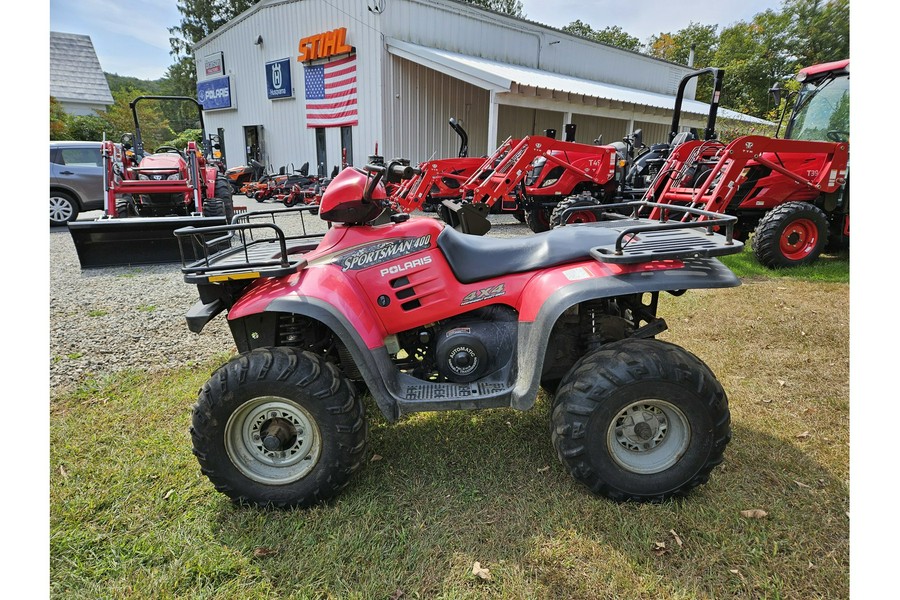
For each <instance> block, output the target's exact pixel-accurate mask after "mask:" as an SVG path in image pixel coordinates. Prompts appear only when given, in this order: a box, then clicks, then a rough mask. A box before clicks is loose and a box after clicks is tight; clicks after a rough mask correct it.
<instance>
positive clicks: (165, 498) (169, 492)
mask: <svg viewBox="0 0 900 600" xmlns="http://www.w3.org/2000/svg"><path fill="white" fill-rule="evenodd" d="M174 493H175V488H172V489H171V490H169V491H168V492H166V495H165V496H163V500H168V499H169V497H170V496H171V495H172V494H174Z"/></svg>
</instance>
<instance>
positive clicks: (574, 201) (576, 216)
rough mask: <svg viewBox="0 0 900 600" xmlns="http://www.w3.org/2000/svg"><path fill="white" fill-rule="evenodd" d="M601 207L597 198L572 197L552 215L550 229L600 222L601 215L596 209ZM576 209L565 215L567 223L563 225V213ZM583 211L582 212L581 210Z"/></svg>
mask: <svg viewBox="0 0 900 600" xmlns="http://www.w3.org/2000/svg"><path fill="white" fill-rule="evenodd" d="M597 206H600V203H599V202H598V201H597V199H596V198H593V197H590V196H588V197H585V196H570V197H569V198H566V199H565V200H563V201H562V202H560V203H559V204H557V205H556V207H555V208H554V209H553V212H552V213H551V214H550V228H551V229H552V228H554V227H559V226H560V225H563V224H565V225H571V224H573V223H595V222H596V221H599V220H600V213H599V211H597V210H596V209H594V210H591V209H592V208H594V207H597ZM569 209H574V210H573V211H572V212H569V213H568V214H566V215H565V223H563V212H565V211H567V210H569ZM579 209H581V210H579Z"/></svg>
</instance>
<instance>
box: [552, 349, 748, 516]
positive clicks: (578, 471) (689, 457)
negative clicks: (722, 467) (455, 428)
mask: <svg viewBox="0 0 900 600" xmlns="http://www.w3.org/2000/svg"><path fill="white" fill-rule="evenodd" d="M551 419H552V439H553V445H554V447H555V448H556V452H557V454H558V456H559V459H560V461H562V463H563V464H564V465H565V466H566V467H567V468H568V470H569V472H570V473H571V475H572V476H573V477H574V478H575V479H577V480H578V481H580V482H581V483H583V484H584V485H586V486H587V487H588V488H589V489H590V490H591V491H592V492H593V493H595V494H598V495H602V496H606V497H608V498H611V499H613V500H619V501H622V500H634V501H640V502H661V501H663V500H665V499H667V498H670V497H672V496H681V495H685V494H687V493H688V492H689V491H690V490H692V489H693V488H695V487H697V486H698V485H700V484H703V483H705V482H706V481H707V480H708V479H709V473H710V471H712V469H713V468H714V467H715V466H716V465H718V464H719V463H721V462H722V459H723V458H722V455H723V452H724V450H725V446H726V445H727V444H728V442H729V440H730V439H731V428H730V414H729V411H728V399H727V397H726V396H725V391H724V390H723V389H722V386H721V384H720V383H719V382H718V381H717V380H716V378H715V376H714V375H713V374H712V372H711V371H710V370H709V367H707V366H706V365H705V364H704V363H703V362H702V361H701V360H700V359H699V358H697V357H696V356H694V355H693V354H691V353H689V352H688V351H686V350H684V349H682V348H680V347H678V346H675V345H672V344H669V343H666V342H662V341H659V340H640V339H627V340H622V341H618V342H612V343H610V344H606V345H604V346H602V347H600V348H599V349H597V350H594V351H593V352H591V353H589V354H587V355H585V356H584V357H583V358H582V359H581V360H580V361H578V362H577V363H576V364H575V366H574V367H573V368H572V370H571V371H569V373H568V374H567V375H566V376H565V377H564V378H563V380H562V382H561V383H560V387H559V390H558V391H557V394H556V397H555V399H554V408H553V413H552V417H551Z"/></svg>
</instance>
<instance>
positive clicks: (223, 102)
mask: <svg viewBox="0 0 900 600" xmlns="http://www.w3.org/2000/svg"><path fill="white" fill-rule="evenodd" d="M197 101H198V102H200V104H202V105H203V110H217V109H221V108H232V103H231V78H230V77H219V78H218V79H207V80H206V81H199V82H197Z"/></svg>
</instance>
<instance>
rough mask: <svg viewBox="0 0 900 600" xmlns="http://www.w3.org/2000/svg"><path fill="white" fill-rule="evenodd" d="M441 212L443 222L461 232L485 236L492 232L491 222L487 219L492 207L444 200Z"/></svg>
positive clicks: (480, 203) (476, 203) (483, 204)
mask: <svg viewBox="0 0 900 600" xmlns="http://www.w3.org/2000/svg"><path fill="white" fill-rule="evenodd" d="M439 210H440V215H441V220H442V221H444V223H446V224H447V225H449V226H450V227H452V228H453V229H455V230H457V231H459V232H462V233H468V234H470V235H484V234H486V233H487V232H488V231H490V230H491V222H490V221H488V219H487V215H488V213H489V212H490V210H491V207H490V206H488V205H487V204H485V203H483V202H467V203H465V204H459V203H458V202H454V201H453V200H444V201H443V202H441V206H440V208H439Z"/></svg>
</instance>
